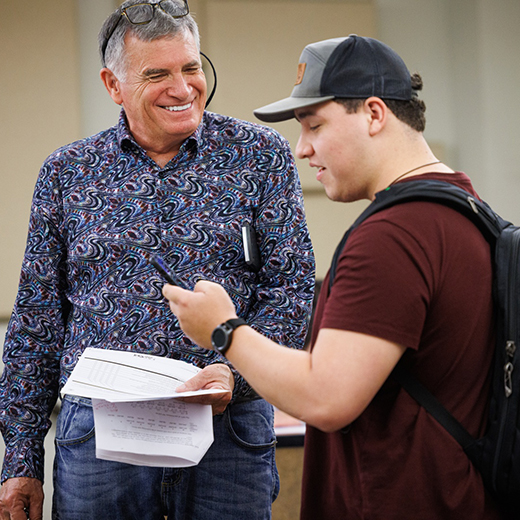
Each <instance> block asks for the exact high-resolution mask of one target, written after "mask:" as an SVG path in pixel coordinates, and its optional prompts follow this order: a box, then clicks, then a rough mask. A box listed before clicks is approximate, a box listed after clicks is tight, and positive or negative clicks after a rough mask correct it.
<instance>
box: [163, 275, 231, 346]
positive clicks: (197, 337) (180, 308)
mask: <svg viewBox="0 0 520 520" xmlns="http://www.w3.org/2000/svg"><path fill="white" fill-rule="evenodd" d="M163 294H164V296H165V297H166V298H167V299H168V300H169V302H170V309H171V310H172V312H173V313H174V314H175V315H176V316H177V319H178V320H179V324H180V326H181V328H182V330H183V331H184V333H185V334H186V335H187V336H189V337H190V338H191V339H192V340H193V341H194V342H195V343H197V345H200V346H201V347H204V348H207V349H208V350H212V345H211V333H212V332H213V329H215V327H217V326H218V325H220V324H221V323H224V322H225V321H227V320H230V319H232V318H236V317H237V315H236V310H235V306H234V305H233V302H232V301H231V298H230V297H229V296H228V294H227V293H226V291H225V289H224V288H223V287H221V286H220V285H219V284H217V283H214V282H208V281H207V280H202V281H200V282H197V284H196V285H195V287H194V289H193V291H187V290H186V289H181V288H180V287H174V286H173V285H165V286H164V287H163Z"/></svg>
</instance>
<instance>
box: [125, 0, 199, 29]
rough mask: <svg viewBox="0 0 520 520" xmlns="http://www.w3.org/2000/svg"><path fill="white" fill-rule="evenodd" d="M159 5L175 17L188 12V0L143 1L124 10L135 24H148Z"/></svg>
mask: <svg viewBox="0 0 520 520" xmlns="http://www.w3.org/2000/svg"><path fill="white" fill-rule="evenodd" d="M157 6H159V7H160V8H161V9H162V10H163V11H164V12H165V13H167V14H169V15H170V16H173V17H181V16H186V15H187V14H188V12H189V11H188V5H187V3H186V2H184V1H182V2H177V1H175V0H162V1H161V2H157V3H154V4H153V3H142V4H134V5H131V6H128V7H127V8H126V9H125V10H124V11H125V14H126V16H127V18H128V20H129V21H130V23H133V24H136V25H138V24H146V23H150V22H151V21H152V18H153V16H154V11H155V9H156V8H157Z"/></svg>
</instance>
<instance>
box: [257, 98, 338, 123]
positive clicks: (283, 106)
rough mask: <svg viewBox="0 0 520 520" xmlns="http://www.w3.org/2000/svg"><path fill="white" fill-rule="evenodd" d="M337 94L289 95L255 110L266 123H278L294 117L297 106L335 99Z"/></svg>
mask: <svg viewBox="0 0 520 520" xmlns="http://www.w3.org/2000/svg"><path fill="white" fill-rule="evenodd" d="M334 97H335V96H322V97H288V98H285V99H282V100H280V101H276V102H275V103H271V104H269V105H265V106H263V107H261V108H257V109H256V110H253V114H255V116H256V117H258V119H260V121H264V122H266V123H276V122H278V121H286V120H287V119H292V118H293V117H294V111H295V110H296V109H297V108H304V107H308V106H311V105H317V104H318V103H323V102H324V101H329V100H331V99H334Z"/></svg>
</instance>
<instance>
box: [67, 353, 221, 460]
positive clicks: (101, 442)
mask: <svg viewBox="0 0 520 520" xmlns="http://www.w3.org/2000/svg"><path fill="white" fill-rule="evenodd" d="M199 371H200V369H199V368H197V367H195V366H193V365H190V364H189V363H185V362H183V361H178V360H174V359H168V358H163V357H159V356H151V355H148V354H139V353H135V352H125V351H117V350H103V349H96V348H87V349H85V351H84V352H83V354H82V355H81V357H80V358H79V360H78V363H77V364H76V367H75V368H74V370H73V371H72V374H71V376H70V377H69V380H68V381H67V383H66V384H65V386H64V387H63V389H62V392H61V393H62V394H64V395H65V394H68V395H76V396H81V397H89V398H91V399H92V407H93V410H94V422H95V427H96V456H97V457H98V458H100V459H105V460H114V461H118V462H126V463H129V464H136V465H144V466H157V467H188V466H194V465H196V464H198V463H199V461H200V460H201V459H202V457H203V456H204V454H205V453H206V451H207V450H208V449H209V447H210V446H211V444H212V443H213V418H212V412H211V406H210V405H200V404H191V403H185V402H182V401H180V400H179V399H177V398H178V397H181V396H182V397H188V396H191V395H200V394H206V393H218V392H223V390H199V391H196V392H183V393H177V392H176V391H175V389H176V388H177V387H178V386H179V385H181V384H182V383H184V382H185V381H187V380H188V379H190V378H191V377H193V376H194V375H195V374H196V373H197V372H199Z"/></svg>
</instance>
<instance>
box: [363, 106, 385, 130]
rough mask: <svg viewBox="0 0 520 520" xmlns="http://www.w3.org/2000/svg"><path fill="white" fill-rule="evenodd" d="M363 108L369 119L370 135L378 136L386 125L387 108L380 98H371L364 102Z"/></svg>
mask: <svg viewBox="0 0 520 520" xmlns="http://www.w3.org/2000/svg"><path fill="white" fill-rule="evenodd" d="M363 108H364V109H365V111H366V114H367V117H368V118H369V133H370V135H371V136H373V135H376V134H378V133H379V132H380V131H381V130H382V129H383V128H384V127H385V125H386V120H387V117H388V107H387V106H386V104H385V102H384V101H383V100H382V99H381V98H378V97H375V96H373V97H370V98H368V99H366V100H365V103H364V104H363Z"/></svg>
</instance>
